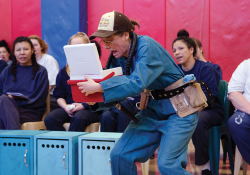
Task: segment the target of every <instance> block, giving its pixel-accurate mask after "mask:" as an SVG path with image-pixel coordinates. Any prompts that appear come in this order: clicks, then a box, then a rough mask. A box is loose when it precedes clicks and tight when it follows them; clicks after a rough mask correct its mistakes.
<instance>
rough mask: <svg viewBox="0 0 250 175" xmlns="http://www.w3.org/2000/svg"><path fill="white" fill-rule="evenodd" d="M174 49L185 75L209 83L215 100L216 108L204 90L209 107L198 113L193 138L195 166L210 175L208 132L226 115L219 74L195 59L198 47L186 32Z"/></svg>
mask: <svg viewBox="0 0 250 175" xmlns="http://www.w3.org/2000/svg"><path fill="white" fill-rule="evenodd" d="M172 47H173V52H174V57H175V59H176V60H177V61H178V63H179V67H180V68H181V69H182V71H183V73H184V74H185V75H188V74H194V76H195V77H196V80H202V81H204V82H205V83H207V85H208V86H209V87H210V89H211V91H212V94H213V96H214V99H215V104H214V106H211V103H210V101H209V98H208V94H207V92H206V90H204V89H203V91H204V93H205V95H206V96H207V99H208V104H209V106H208V107H206V108H205V109H204V110H202V111H200V112H199V113H198V116H199V120H198V124H197V127H196V129H195V131H194V134H193V136H192V140H193V144H194V146H195V164H196V165H198V166H201V170H202V175H206V174H208V175H210V174H212V173H211V171H210V162H209V156H208V145H209V143H208V139H209V138H208V131H209V129H210V128H211V127H213V126H217V125H221V123H222V120H223V114H224V109H223V106H222V104H221V102H220V101H219V99H218V97H217V96H218V86H219V80H218V79H217V78H216V76H217V75H216V74H218V73H217V72H216V71H215V69H214V68H213V67H212V66H211V65H210V64H207V63H205V62H203V61H200V60H197V59H195V58H194V57H195V54H196V45H195V42H194V41H193V40H192V39H191V38H189V33H188V32H187V31H186V30H181V31H179V32H178V34H177V38H176V39H175V40H174V41H173V44H172Z"/></svg>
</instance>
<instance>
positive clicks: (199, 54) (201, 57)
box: [192, 38, 222, 80]
mask: <svg viewBox="0 0 250 175" xmlns="http://www.w3.org/2000/svg"><path fill="white" fill-rule="evenodd" d="M192 39H193V40H194V42H195V44H196V55H195V58H196V59H198V60H200V61H204V62H206V63H208V64H211V66H212V67H213V68H214V69H215V70H216V71H217V72H218V74H219V79H220V80H222V70H221V68H220V66H219V65H218V64H213V63H211V62H210V61H207V60H206V59H205V58H204V51H203V47H202V44H201V42H200V40H198V39H196V38H192Z"/></svg>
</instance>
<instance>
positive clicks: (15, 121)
mask: <svg viewBox="0 0 250 175" xmlns="http://www.w3.org/2000/svg"><path fill="white" fill-rule="evenodd" d="M0 111H1V112H0V129H8V130H16V129H21V125H22V124H23V123H25V122H36V121H40V120H41V116H39V115H38V114H37V113H36V111H35V110H34V109H25V108H22V107H18V106H17V104H16V102H15V101H14V100H13V99H12V98H10V97H8V96H6V95H1V96H0Z"/></svg>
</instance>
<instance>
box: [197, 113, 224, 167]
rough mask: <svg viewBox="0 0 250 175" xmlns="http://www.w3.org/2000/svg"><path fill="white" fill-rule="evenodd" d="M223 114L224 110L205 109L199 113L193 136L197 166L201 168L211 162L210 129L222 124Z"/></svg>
mask: <svg viewBox="0 0 250 175" xmlns="http://www.w3.org/2000/svg"><path fill="white" fill-rule="evenodd" d="M223 114H224V111H223V109H222V108H212V109H205V110H203V111H201V112H199V113H198V116H199V120H198V124H197V127H196V129H195V131H194V134H193V136H192V141H193V144H194V147H195V164H196V165H198V166H201V165H204V164H206V163H207V162H208V161H209V155H208V145H209V129H210V128H211V127H213V126H219V125H221V124H222V121H223Z"/></svg>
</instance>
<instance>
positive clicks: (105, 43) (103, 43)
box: [99, 35, 121, 47]
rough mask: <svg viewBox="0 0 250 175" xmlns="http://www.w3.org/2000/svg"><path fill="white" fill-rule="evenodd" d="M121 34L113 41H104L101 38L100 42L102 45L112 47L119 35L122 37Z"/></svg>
mask: <svg viewBox="0 0 250 175" xmlns="http://www.w3.org/2000/svg"><path fill="white" fill-rule="evenodd" d="M120 36H121V35H118V36H117V37H116V38H115V39H113V40H112V41H103V40H101V41H100V42H99V44H101V45H102V46H108V47H112V46H113V44H114V41H115V40H116V39H117V38H118V37H120Z"/></svg>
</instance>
